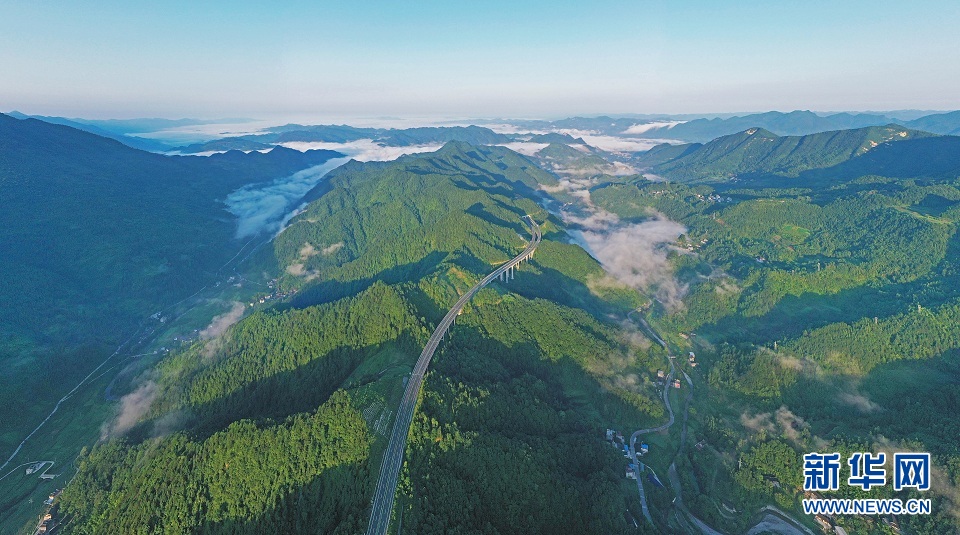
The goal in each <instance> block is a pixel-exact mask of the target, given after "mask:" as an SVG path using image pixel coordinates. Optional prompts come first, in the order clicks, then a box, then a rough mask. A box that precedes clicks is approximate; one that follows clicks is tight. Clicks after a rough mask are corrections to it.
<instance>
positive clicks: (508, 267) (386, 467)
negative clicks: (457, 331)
mask: <svg viewBox="0 0 960 535" xmlns="http://www.w3.org/2000/svg"><path fill="white" fill-rule="evenodd" d="M524 219H525V220H526V221H527V223H528V224H529V225H530V232H531V234H532V237H531V239H530V243H528V244H527V247H526V248H525V249H524V250H523V252H521V253H520V254H518V255H517V256H515V257H513V259H512V260H510V261H509V262H507V263H505V264H503V265H502V266H500V267H499V268H497V269H495V270H493V271H492V272H491V273H490V274H488V275H487V276H486V277H484V278H483V280H481V281H480V282H478V283H477V284H476V285H474V286H473V287H472V288H470V290H468V291H467V293H465V294H463V295H462V296H460V299H459V300H457V302H456V304H454V305H453V308H451V309H450V311H449V312H447V315H446V316H444V317H443V320H442V321H441V322H440V324H439V325H437V328H436V330H434V331H433V334H432V335H431V336H430V340H429V341H428V342H427V345H426V347H424V348H423V352H422V353H420V358H418V359H417V363H416V365H415V366H414V367H413V372H412V373H411V374H410V379H409V380H408V381H407V388H406V390H405V391H404V393H403V399H402V400H401V401H400V407H399V408H398V409H397V418H396V420H395V421H394V423H393V430H392V431H391V433H390V442H389V443H388V444H387V450H386V452H384V454H383V464H381V465H380V478H379V479H378V480H377V488H376V490H375V492H374V494H373V510H372V511H371V513H370V524H369V525H368V526H367V535H386V533H387V529H388V528H389V527H390V516H391V514H392V512H393V502H394V497H395V495H396V492H397V479H398V478H399V476H400V467H401V466H402V465H403V452H404V449H405V448H406V445H407V435H408V434H409V433H410V425H411V424H412V423H413V412H414V409H416V405H417V398H418V397H419V396H420V387H421V386H422V384H423V376H424V374H425V373H426V372H427V367H428V366H429V365H430V360H431V359H432V358H433V354H434V353H435V352H436V350H437V347H438V346H439V345H440V342H441V341H443V338H444V336H446V334H447V331H448V330H449V329H450V326H451V325H453V322H454V320H456V318H457V316H458V315H459V314H460V312H461V311H462V310H463V307H464V306H465V305H466V304H467V302H468V301H470V299H471V298H472V297H473V296H474V295H476V293H477V292H479V291H480V290H481V289H483V288H484V287H485V286H486V285H488V284H490V283H491V282H493V280H494V279H497V278H500V279H503V280H509V279H511V278H513V272H514V270H515V269H516V268H517V266H518V265H519V264H520V263H521V262H523V261H524V260H527V259H529V258H530V257H532V256H533V252H534V251H535V250H536V248H537V246H538V245H540V240H541V239H542V238H543V235H542V234H541V232H540V226H539V225H537V222H536V221H534V220H533V217H531V216H529V215H526V216H524Z"/></svg>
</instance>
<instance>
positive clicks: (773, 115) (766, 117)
mask: <svg viewBox="0 0 960 535" xmlns="http://www.w3.org/2000/svg"><path fill="white" fill-rule="evenodd" d="M892 122H897V121H893V120H892V119H890V118H889V117H885V116H882V115H869V114H850V113H836V114H833V115H818V114H816V113H813V112H811V111H800V110H796V111H792V112H789V113H782V112H776V111H771V112H767V113H756V114H751V115H744V116H740V117H728V118H714V119H695V120H692V121H688V122H685V123H681V124H678V125H676V126H671V127H669V128H667V127H662V128H654V129H650V130H648V131H646V132H643V133H642V134H639V135H638V136H639V137H652V138H669V139H680V140H683V141H694V142H701V143H704V142H707V141H710V140H712V139H715V138H718V137H722V136H727V135H732V134H735V133H737V132H742V131H744V130H747V129H750V128H761V129H764V130H769V131H770V132H774V133H776V134H777V135H781V136H804V135H809V134H816V133H820V132H829V131H832V130H850V129H858V128H865V127H870V126H882V125H886V124H889V123H892Z"/></svg>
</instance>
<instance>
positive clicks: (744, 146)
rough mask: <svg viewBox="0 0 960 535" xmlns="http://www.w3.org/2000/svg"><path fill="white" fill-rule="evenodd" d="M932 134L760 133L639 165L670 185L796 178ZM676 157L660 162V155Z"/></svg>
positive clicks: (882, 130)
mask: <svg viewBox="0 0 960 535" xmlns="http://www.w3.org/2000/svg"><path fill="white" fill-rule="evenodd" d="M930 136H932V134H927V133H925V132H918V131H914V130H909V129H906V128H903V127H900V126H896V125H888V126H875V127H869V128H860V129H856V130H838V131H835V132H823V133H820V134H810V135H806V136H778V135H776V134H773V133H772V132H769V131H767V130H764V129H762V128H751V129H749V130H745V131H743V132H740V133H738V134H733V135H729V136H724V137H720V138H717V139H715V140H713V141H711V142H709V143H706V144H703V145H701V146H687V147H682V146H681V147H677V148H675V149H669V150H670V153H667V150H668V149H661V150H657V151H653V152H652V154H650V156H649V160H648V159H647V158H648V157H647V156H641V157H640V159H639V161H640V163H641V164H643V165H648V166H650V169H651V170H652V171H653V172H654V173H655V174H657V175H660V176H664V177H667V178H670V179H674V180H685V181H690V180H726V179H730V178H736V177H738V176H745V175H776V176H784V177H796V176H797V175H799V174H800V173H802V172H804V171H809V170H812V169H824V168H829V167H833V166H835V165H838V164H841V163H844V162H846V161H848V160H852V159H855V158H857V157H860V156H862V155H864V154H867V153H869V152H870V151H872V150H875V149H876V147H878V146H881V145H888V144H893V143H896V142H900V141H903V140H907V139H917V138H924V137H930ZM665 154H670V155H674V154H676V155H677V156H676V157H674V158H672V159H669V160H666V161H664V157H663V156H664V155H665Z"/></svg>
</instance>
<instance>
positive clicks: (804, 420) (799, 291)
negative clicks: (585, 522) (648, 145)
mask: <svg viewBox="0 0 960 535" xmlns="http://www.w3.org/2000/svg"><path fill="white" fill-rule="evenodd" d="M954 140H955V138H944V137H941V138H924V139H915V140H907V141H896V142H891V143H888V144H884V145H880V146H878V147H876V148H875V149H871V150H869V151H867V152H866V153H865V154H864V155H862V156H857V157H854V158H851V159H850V160H848V161H847V162H846V163H844V164H840V165H838V166H835V167H831V168H825V169H821V170H819V171H816V172H815V174H814V173H813V172H811V173H807V174H805V173H801V174H800V175H799V177H798V178H788V177H783V178H768V179H763V180H759V179H758V180H757V181H756V182H750V181H734V182H725V183H713V184H709V185H686V184H676V183H662V182H649V181H646V180H643V179H636V178H635V179H632V180H630V181H625V182H622V183H619V184H610V185H606V186H604V187H599V188H597V189H595V190H594V191H593V192H592V194H591V196H592V199H593V200H594V202H596V203H597V204H598V205H599V206H602V207H603V208H605V209H607V210H610V211H613V212H615V213H617V214H619V215H620V216H621V217H624V218H628V219H638V218H645V217H648V214H649V210H651V209H655V210H657V211H659V212H662V213H664V214H666V215H668V216H669V217H671V218H673V219H676V220H678V221H681V222H683V223H684V224H685V225H686V226H687V227H688V232H687V233H686V234H685V235H683V236H681V237H680V239H678V241H677V242H676V243H675V244H674V245H675V247H676V249H675V254H674V255H673V260H672V262H673V266H674V269H675V273H676V276H677V277H679V278H680V279H681V281H682V282H683V283H685V284H686V285H688V287H689V293H688V295H687V297H686V298H685V300H684V303H685V306H684V307H683V308H682V309H679V310H674V311H667V310H664V309H658V308H657V307H654V311H653V314H652V320H653V321H654V322H655V323H656V324H657V325H659V326H660V328H661V331H662V332H667V333H683V337H687V339H689V340H690V341H692V343H693V345H692V347H691V348H692V349H695V350H697V354H698V361H699V364H700V366H699V367H697V368H692V367H691V368H690V369H689V373H690V374H691V375H692V376H693V377H694V379H695V380H699V381H703V382H704V383H706V385H705V386H706V389H705V390H706V391H700V392H698V393H697V394H696V399H697V401H698V402H697V403H696V405H695V407H696V410H697V415H696V417H695V419H694V421H695V423H694V424H693V426H694V427H693V431H692V435H691V438H690V439H689V440H690V441H691V442H696V441H700V440H703V444H706V445H707V447H705V448H702V449H688V450H687V452H686V453H684V454H682V455H681V458H680V459H679V460H678V461H677V466H678V469H679V470H680V472H681V473H683V472H684V471H686V473H687V475H686V476H683V478H684V481H683V489H684V498H685V502H686V503H687V504H688V506H692V507H693V508H694V510H695V511H696V512H697V514H698V515H701V518H704V519H705V520H707V521H708V523H710V525H715V526H718V527H719V526H727V527H728V528H729V529H731V530H734V531H737V530H743V529H746V528H747V527H749V526H748V524H746V523H745V521H744V520H743V519H734V518H732V517H729V515H724V514H723V511H718V508H720V507H719V504H718V502H717V500H723V502H722V503H723V504H725V505H726V507H729V508H730V509H735V510H747V511H750V510H756V508H759V507H760V506H761V505H762V504H764V503H771V502H774V503H777V504H778V505H779V506H780V507H782V508H786V509H793V510H795V511H796V510H797V506H798V505H797V504H798V503H799V502H798V500H799V499H800V498H801V497H802V496H801V493H800V492H799V491H798V481H797V479H796V478H797V477H798V475H799V474H800V473H801V472H800V471H799V465H798V464H797V463H798V460H799V459H800V454H801V453H803V452H808V451H841V452H849V451H867V450H871V449H879V450H880V451H891V450H898V449H907V450H915V451H930V452H931V453H932V454H933V456H934V464H935V466H938V467H939V470H941V471H942V472H941V476H940V480H939V483H938V484H935V485H936V487H937V489H936V492H934V493H932V496H931V495H927V496H925V497H932V498H933V500H934V514H933V515H932V516H930V517H900V519H899V522H900V523H901V525H902V526H903V527H904V529H905V530H907V529H909V530H911V532H913V533H954V532H955V527H956V519H955V517H954V516H953V515H954V511H955V510H956V509H955V508H956V504H955V502H954V499H955V498H954V495H953V494H952V491H951V489H952V488H953V485H955V484H956V482H957V481H958V480H960V470H958V467H960V450H958V449H957V446H956V440H955V435H956V433H957V421H956V418H954V417H953V416H951V415H952V414H954V413H955V412H956V411H957V410H958V409H960V397H958V396H960V391H958V390H957V386H956V384H957V383H956V377H957V373H958V368H957V366H958V363H957V358H956V357H957V355H958V351H960V329H958V328H957V325H958V320H957V317H956V316H957V310H958V308H957V307H958V306H960V290H958V289H960V271H958V269H957V266H958V262H960V241H958V240H960V237H958V234H957V232H956V230H957V225H958V223H960V182H958V179H957V176H960V175H958V174H957V173H956V172H955V171H952V169H955V168H954V167H953V164H952V163H950V162H951V160H954V159H955V158H956V154H957V151H955V150H953V149H952V148H951V149H946V150H942V151H933V152H930V153H927V152H926V147H927V146H928V145H930V144H938V146H940V147H941V148H943V147H946V146H951V147H952V145H951V144H952V143H954ZM874 151H876V153H874ZM889 153H895V154H897V155H898V156H899V161H898V159H897V158H886V157H882V156H884V154H889ZM925 154H929V155H931V156H934V158H933V161H932V162H931V161H930V160H927V159H925V158H924V157H923V155H925ZM773 157H774V158H776V156H775V154H774V155H773ZM779 161H780V160H779V159H777V160H776V161H775V163H776V165H779ZM880 162H885V163H886V165H883V164H881V163H880ZM758 164H759V165H758V166H759V167H763V166H765V165H767V164H766V163H765V162H763V161H762V160H761V161H759V163H758ZM765 168H766V169H773V168H774V167H772V164H771V165H768V166H767V167H765ZM707 169H709V168H707ZM858 170H864V171H869V170H875V171H876V173H877V174H874V175H869V174H868V175H865V176H864V175H863V174H860V173H859V172H858ZM897 173H902V174H900V175H899V176H897ZM877 175H882V176H877ZM676 336H678V338H676V341H677V342H678V343H687V342H686V340H684V339H682V337H679V334H678V335H676ZM703 444H701V446H702V445H703ZM772 481H776V482H777V485H773V484H772V483H771V482H772ZM841 494H842V493H841ZM844 496H846V495H844ZM858 496H859V495H858ZM885 496H886V497H890V496H892V494H891V493H890V489H889V488H885V489H883V491H882V492H879V493H878V492H873V493H871V494H870V496H869V497H885ZM898 496H899V495H898ZM846 497H851V496H846ZM861 497H862V496H861ZM901 497H902V496H901ZM834 522H835V523H837V525H840V526H842V527H845V528H846V530H847V532H848V533H889V532H890V531H889V529H890V528H889V527H888V526H886V524H884V523H883V522H881V521H875V519H871V518H869V517H853V516H851V517H840V518H835V519H834Z"/></svg>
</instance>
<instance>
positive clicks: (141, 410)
mask: <svg viewBox="0 0 960 535" xmlns="http://www.w3.org/2000/svg"><path fill="white" fill-rule="evenodd" d="M158 394H159V389H158V388H157V383H155V382H154V381H153V380H148V381H146V382H144V383H143V384H141V385H140V386H139V387H138V388H137V389H136V390H134V391H133V392H131V393H129V394H127V395H125V396H123V397H122V398H120V410H119V412H118V413H117V417H116V418H114V420H113V422H111V423H109V424H104V425H103V427H102V428H101V429H100V438H101V439H106V438H108V437H111V436H119V435H123V434H124V433H126V432H127V431H129V430H130V429H131V428H133V426H134V425H136V424H137V422H139V421H140V418H143V415H145V414H147V411H149V410H150V406H151V405H153V402H154V401H155V400H156V399H157V395H158Z"/></svg>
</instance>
